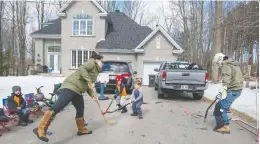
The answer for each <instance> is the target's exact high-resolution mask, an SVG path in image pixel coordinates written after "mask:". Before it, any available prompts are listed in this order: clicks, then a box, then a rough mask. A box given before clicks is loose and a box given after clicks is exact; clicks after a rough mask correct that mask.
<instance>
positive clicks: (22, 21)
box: [16, 1, 28, 75]
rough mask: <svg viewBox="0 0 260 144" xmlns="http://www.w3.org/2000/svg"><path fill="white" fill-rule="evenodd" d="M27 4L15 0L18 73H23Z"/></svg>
mask: <svg viewBox="0 0 260 144" xmlns="http://www.w3.org/2000/svg"><path fill="white" fill-rule="evenodd" d="M27 9H28V8H27V4H26V1H19V2H18V1H16V21H17V29H18V37H19V53H20V71H19V73H20V75H25V70H26V69H25V66H26V65H25V56H26V29H25V28H26V24H27Z"/></svg>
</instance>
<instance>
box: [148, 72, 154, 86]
mask: <svg viewBox="0 0 260 144" xmlns="http://www.w3.org/2000/svg"><path fill="white" fill-rule="evenodd" d="M154 82H155V74H150V75H149V85H148V86H149V87H154Z"/></svg>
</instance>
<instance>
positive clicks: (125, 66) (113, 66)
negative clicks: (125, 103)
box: [95, 61, 137, 93]
mask: <svg viewBox="0 0 260 144" xmlns="http://www.w3.org/2000/svg"><path fill="white" fill-rule="evenodd" d="M102 73H108V74H109V82H108V83H107V85H106V87H105V91H113V90H115V88H116V76H117V75H122V76H123V77H124V78H123V82H124V83H125V85H126V90H127V93H131V92H132V90H133V88H134V85H133V75H135V74H137V72H136V71H133V69H132V66H131V64H130V63H129V62H125V61H104V65H103V68H102ZM95 88H96V90H97V92H99V91H100V84H99V83H98V82H96V83H95Z"/></svg>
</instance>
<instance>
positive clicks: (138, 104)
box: [132, 101, 143, 116]
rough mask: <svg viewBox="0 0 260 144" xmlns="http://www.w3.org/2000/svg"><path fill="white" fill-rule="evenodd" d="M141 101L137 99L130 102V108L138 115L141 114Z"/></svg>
mask: <svg viewBox="0 0 260 144" xmlns="http://www.w3.org/2000/svg"><path fill="white" fill-rule="evenodd" d="M142 104H143V101H137V102H134V103H133V104H132V109H133V112H134V113H138V115H139V116H142V109H141V106H142Z"/></svg>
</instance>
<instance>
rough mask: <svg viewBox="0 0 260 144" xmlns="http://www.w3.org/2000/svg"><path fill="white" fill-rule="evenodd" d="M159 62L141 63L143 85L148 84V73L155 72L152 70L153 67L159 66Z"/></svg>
mask: <svg viewBox="0 0 260 144" xmlns="http://www.w3.org/2000/svg"><path fill="white" fill-rule="evenodd" d="M160 65H161V63H160V62H144V63H143V66H144V67H143V85H148V84H149V75H150V74H157V72H155V71H154V69H155V68H158V69H159V67H160Z"/></svg>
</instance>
